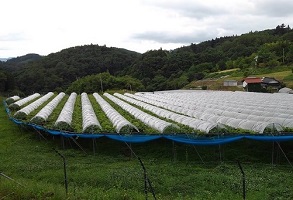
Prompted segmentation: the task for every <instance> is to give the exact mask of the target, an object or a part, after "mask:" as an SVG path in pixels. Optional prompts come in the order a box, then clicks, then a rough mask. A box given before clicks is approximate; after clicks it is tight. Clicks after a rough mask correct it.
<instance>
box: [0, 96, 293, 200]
mask: <svg viewBox="0 0 293 200" xmlns="http://www.w3.org/2000/svg"><path fill="white" fill-rule="evenodd" d="M0 100H1V106H0V173H1V176H0V199H1V200H2V199H5V200H7V199H146V195H145V190H144V184H145V183H144V173H143V169H142V167H141V165H140V162H139V161H138V159H137V157H136V156H139V157H140V158H141V160H142V161H143V163H144V165H145V168H146V170H147V176H148V177H149V180H150V182H151V183H152V186H153V189H154V192H155V196H156V198H157V199H166V200H167V199H168V200H169V199H242V174H241V172H240V169H239V167H238V165H237V162H236V161H237V160H239V161H240V162H241V163H242V167H243V170H244V172H245V174H246V197H247V199H272V200H273V199H293V190H292V186H293V173H292V172H293V168H292V166H291V165H290V164H289V163H288V162H287V160H286V159H285V156H284V155H283V153H282V151H281V150H280V149H278V148H277V147H278V145H277V144H276V143H275V144H274V146H273V143H271V142H267V143H265V142H257V141H248V140H244V141H240V142H236V143H231V144H227V145H222V146H207V147H203V146H196V147H195V146H189V145H182V144H176V143H172V142H171V141H168V140H163V139H161V140H157V141H152V142H148V143H143V144H132V145H131V147H132V149H133V152H134V153H135V155H134V154H133V153H131V151H130V150H129V148H128V146H127V144H125V143H120V142H116V141H112V140H108V139H106V138H102V139H98V140H96V141H93V140H86V139H77V142H78V144H79V145H80V146H81V147H82V149H83V150H84V151H83V150H82V149H80V148H79V147H78V146H77V145H76V144H75V143H74V141H73V140H69V139H66V140H64V145H65V148H63V142H62V140H61V138H59V137H56V136H55V137H53V136H50V135H43V136H44V138H43V137H42V136H41V135H39V134H38V133H37V132H35V131H33V130H26V129H25V128H21V127H18V126H17V125H15V124H13V123H12V122H11V121H10V120H9V119H8V116H7V115H6V113H5V110H4V106H3V103H2V102H3V98H0ZM93 144H95V145H93ZM280 145H281V147H282V150H283V151H284V152H285V154H286V156H287V157H288V159H289V160H290V161H291V162H292V161H293V142H282V143H281V144H280ZM93 147H94V148H93ZM273 147H274V150H273ZM53 148H55V149H57V150H58V151H59V152H60V153H62V154H63V155H64V156H65V157H66V161H67V178H68V194H67V195H66V192H65V188H64V174H63V162H62V159H61V157H60V156H59V155H58V154H57V153H56V152H55V151H54V150H53ZM272 161H273V163H272ZM4 175H6V176H8V177H9V178H12V179H13V180H11V179H9V178H8V177H4ZM147 197H148V199H153V197H152V194H151V191H150V188H149V187H148V190H147Z"/></svg>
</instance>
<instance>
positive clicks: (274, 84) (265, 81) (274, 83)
mask: <svg viewBox="0 0 293 200" xmlns="http://www.w3.org/2000/svg"><path fill="white" fill-rule="evenodd" d="M261 80H262V83H261V86H262V87H263V88H265V89H268V88H271V90H272V91H279V89H280V88H281V82H280V81H278V80H277V79H275V78H272V77H263V78H262V79H261Z"/></svg>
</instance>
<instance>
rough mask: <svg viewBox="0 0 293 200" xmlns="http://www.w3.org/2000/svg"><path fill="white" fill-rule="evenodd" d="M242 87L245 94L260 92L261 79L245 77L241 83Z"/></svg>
mask: <svg viewBox="0 0 293 200" xmlns="http://www.w3.org/2000/svg"><path fill="white" fill-rule="evenodd" d="M242 82H243V83H242V86H243V88H244V90H245V91H247V92H260V91H261V90H262V87H261V83H262V80H261V78H258V77H247V78H245V79H244V80H243V81H242Z"/></svg>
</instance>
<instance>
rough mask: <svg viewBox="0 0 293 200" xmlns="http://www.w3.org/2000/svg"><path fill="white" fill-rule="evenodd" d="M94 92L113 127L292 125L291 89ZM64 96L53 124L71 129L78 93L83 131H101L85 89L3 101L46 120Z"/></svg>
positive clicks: (262, 128) (253, 128) (23, 114)
mask: <svg viewBox="0 0 293 200" xmlns="http://www.w3.org/2000/svg"><path fill="white" fill-rule="evenodd" d="M92 96H93V97H94V99H95V101H96V102H97V103H98V104H99V106H100V109H101V110H102V112H104V113H105V115H106V116H107V118H108V119H109V121H110V122H111V124H112V126H113V128H114V129H115V132H116V133H126V132H127V133H129V132H131V133H138V132H140V131H141V130H140V129H139V127H137V126H135V125H134V124H133V121H135V120H138V121H140V122H142V123H143V124H145V125H146V126H149V127H151V128H152V129H153V130H156V131H157V132H158V133H167V132H168V133H170V130H171V132H172V130H173V131H174V133H177V132H178V130H179V129H180V126H182V125H183V126H187V127H189V128H190V129H193V130H194V131H195V132H196V131H199V132H202V133H206V134H207V133H211V132H214V131H215V130H224V129H231V128H232V129H241V130H247V131H248V132H252V133H258V134H262V133H264V132H266V130H272V129H273V130H275V131H282V130H284V129H292V128H293V106H292V103H291V102H293V95H289V94H260V93H250V92H228V91H187V90H183V91H161V92H151V93H144V92H138V93H135V94H130V93H125V94H120V93H114V94H109V93H104V94H103V95H100V94H98V93H93V94H92ZM53 97H54V98H53ZM65 97H66V98H67V100H66V103H65V104H64V106H63V108H62V110H61V112H60V114H59V116H58V118H57V120H56V121H55V123H54V126H53V127H52V128H54V129H56V130H62V131H69V130H73V129H72V118H73V113H74V112H76V110H75V109H76V108H75V103H76V99H77V98H80V100H81V115H82V116H81V118H82V132H83V133H99V132H101V131H102V130H103V127H102V126H101V123H100V121H99V116H97V115H96V112H95V109H94V108H93V106H92V104H91V101H90V100H89V95H88V94H87V93H85V92H84V93H82V94H80V95H78V94H76V93H74V92H73V93H71V94H70V95H69V97H68V95H66V94H65V93H63V92H61V93H59V94H54V93H53V92H49V93H47V94H45V95H40V94H39V93H35V94H32V95H30V96H28V97H25V98H22V99H20V98H19V97H18V96H13V97H9V98H7V99H6V102H7V104H8V108H9V109H11V110H13V111H15V112H14V113H13V117H14V118H16V119H18V120H27V121H29V122H30V123H35V124H40V125H44V124H46V122H47V120H48V118H49V116H50V115H51V114H52V113H53V111H54V109H56V107H57V106H58V104H59V103H60V102H61V100H62V99H64V98H65ZM49 99H51V100H50V101H49ZM48 101H49V102H48ZM110 102H111V104H115V105H116V106H119V107H120V108H121V109H122V110H123V112H119V111H118V110H116V109H115V108H114V107H113V106H111V104H110ZM40 108H41V109H40ZM35 110H39V111H38V112H37V114H35V115H34V116H33V117H32V118H31V119H27V117H28V116H29V115H30V114H31V113H32V112H33V111H35ZM124 112H126V113H128V114H129V115H131V116H132V117H133V119H132V120H129V119H128V120H127V119H126V118H125V116H123V115H124Z"/></svg>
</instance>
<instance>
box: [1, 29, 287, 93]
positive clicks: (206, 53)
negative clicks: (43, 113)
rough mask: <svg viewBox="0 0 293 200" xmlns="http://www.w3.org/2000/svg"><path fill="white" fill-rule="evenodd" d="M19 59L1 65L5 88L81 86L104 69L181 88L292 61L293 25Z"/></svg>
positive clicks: (158, 86)
mask: <svg viewBox="0 0 293 200" xmlns="http://www.w3.org/2000/svg"><path fill="white" fill-rule="evenodd" d="M20 62H21V63H22V65H21V67H18V68H13V65H11V62H0V67H1V66H2V67H1V68H4V69H5V70H4V71H3V70H2V72H1V69H0V83H1V82H2V83H3V82H5V80H6V82H9V81H10V82H9V83H6V87H0V90H2V91H3V90H4V91H5V90H11V88H16V89H19V90H21V91H23V92H25V93H26V94H28V93H32V92H33V91H38V92H47V91H54V90H57V91H59V90H62V91H65V90H67V89H68V88H69V86H70V85H71V83H72V82H75V83H74V84H78V85H79V86H82V85H87V84H89V83H87V80H90V79H89V78H83V77H85V76H87V75H95V74H99V73H102V72H107V73H108V74H110V75H112V76H115V77H122V76H125V75H128V76H131V77H133V78H136V80H138V81H141V83H142V85H143V87H144V88H143V90H146V91H153V90H165V89H178V88H182V87H183V86H185V85H186V84H188V83H189V82H191V81H193V80H199V79H202V78H204V77H205V76H206V75H207V74H208V73H211V72H216V71H219V70H224V69H230V68H236V67H237V68H241V69H246V68H251V67H257V68H276V67H278V66H280V65H288V64H292V63H293V30H292V29H291V28H290V27H289V25H288V26H286V25H284V24H282V25H278V26H277V27H276V28H274V29H270V30H264V31H255V32H250V33H245V34H242V35H240V36H227V37H221V38H214V39H211V40H209V41H204V42H201V43H199V44H191V45H189V46H184V47H180V48H177V49H174V50H170V51H166V50H162V49H158V50H150V51H147V52H146V53H144V54H139V53H136V52H133V51H129V50H126V49H120V48H113V47H110V48H109V47H106V46H99V45H84V46H78V47H72V48H68V49H64V50H62V51H60V52H57V53H53V54H49V55H48V56H44V57H41V58H40V59H36V60H30V61H28V62H23V61H20ZM8 64H9V66H8V67H9V68H10V69H13V71H12V72H10V73H12V76H9V72H7V65H8ZM15 65H17V63H15ZM1 74H2V75H1ZM10 75H11V74H10ZM5 76H6V79H5ZM8 76H9V77H8ZM1 77H2V79H1ZM11 77H14V81H11V80H9V79H11ZM96 77H98V76H96ZM127 79H128V78H127ZM1 80H2V81H1ZM12 82H15V86H13V87H10V86H11V85H10V86H9V87H7V84H11V83H12ZM2 85H3V84H2ZM124 85H127V84H124ZM71 89H72V87H71ZM120 89H122V88H120ZM140 89H141V87H140Z"/></svg>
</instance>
